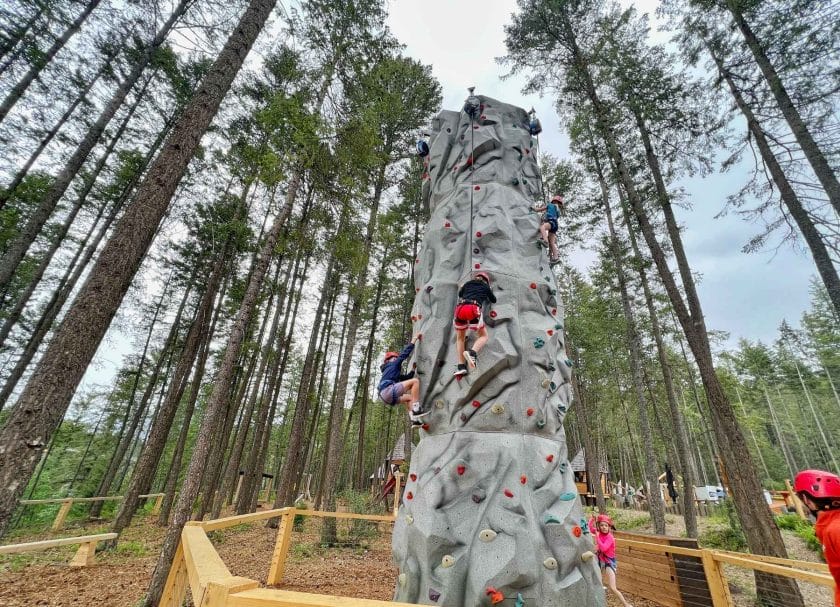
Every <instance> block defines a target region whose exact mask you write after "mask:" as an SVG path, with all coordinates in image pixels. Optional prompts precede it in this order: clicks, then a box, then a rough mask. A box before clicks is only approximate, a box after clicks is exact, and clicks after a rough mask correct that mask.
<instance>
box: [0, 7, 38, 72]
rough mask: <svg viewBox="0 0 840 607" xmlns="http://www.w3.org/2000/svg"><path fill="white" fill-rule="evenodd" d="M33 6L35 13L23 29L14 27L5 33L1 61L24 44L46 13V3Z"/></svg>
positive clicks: (1, 44)
mask: <svg viewBox="0 0 840 607" xmlns="http://www.w3.org/2000/svg"><path fill="white" fill-rule="evenodd" d="M32 4H34V6H35V12H34V13H33V14H32V16H31V17H30V18H29V19H27V20H26V23H24V24H23V26H22V27H18V28H14V27H12V28H10V29H9V30H7V31H4V32H3V38H4V40H3V42H2V43H0V60H2V59H5V58H6V55H8V54H9V53H10V52H11V51H12V50H14V48H15V47H16V46H17V45H18V44H22V43H23V41H24V40H25V39H26V35H27V34H28V33H29V30H31V29H32V26H33V25H35V24H36V23H37V22H38V20H39V19H40V18H41V16H42V15H43V14H44V12H45V11H46V7H47V4H46V2H33V3H32ZM0 74H2V71H0Z"/></svg>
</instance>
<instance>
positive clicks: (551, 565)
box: [543, 556, 557, 569]
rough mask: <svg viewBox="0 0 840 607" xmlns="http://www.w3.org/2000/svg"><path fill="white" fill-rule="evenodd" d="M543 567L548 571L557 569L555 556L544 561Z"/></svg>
mask: <svg viewBox="0 0 840 607" xmlns="http://www.w3.org/2000/svg"><path fill="white" fill-rule="evenodd" d="M543 567H545V568H546V569H557V559H556V558H554V557H553V556H550V557H548V558H547V559H545V560H544V561H543Z"/></svg>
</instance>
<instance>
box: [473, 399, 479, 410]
mask: <svg viewBox="0 0 840 607" xmlns="http://www.w3.org/2000/svg"><path fill="white" fill-rule="evenodd" d="M472 406H473V407H475V408H476V409H478V408H479V407H480V406H481V403H480V402H478V401H477V400H474V401H473V402H472Z"/></svg>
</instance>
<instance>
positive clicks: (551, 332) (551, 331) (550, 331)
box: [546, 329, 554, 337]
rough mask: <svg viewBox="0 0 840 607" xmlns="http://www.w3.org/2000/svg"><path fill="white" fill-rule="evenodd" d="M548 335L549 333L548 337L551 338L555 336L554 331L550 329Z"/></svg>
mask: <svg viewBox="0 0 840 607" xmlns="http://www.w3.org/2000/svg"><path fill="white" fill-rule="evenodd" d="M546 333H548V336H549V337H551V336H552V335H554V329H548V330H547V331H546Z"/></svg>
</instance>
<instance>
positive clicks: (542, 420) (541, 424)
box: [537, 419, 545, 428]
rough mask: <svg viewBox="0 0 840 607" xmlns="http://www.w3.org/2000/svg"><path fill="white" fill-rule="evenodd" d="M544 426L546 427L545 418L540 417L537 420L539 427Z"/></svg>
mask: <svg viewBox="0 0 840 607" xmlns="http://www.w3.org/2000/svg"><path fill="white" fill-rule="evenodd" d="M543 427H545V420H544V419H538V420H537V428H543Z"/></svg>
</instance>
